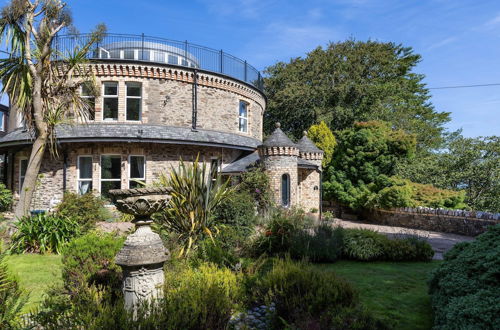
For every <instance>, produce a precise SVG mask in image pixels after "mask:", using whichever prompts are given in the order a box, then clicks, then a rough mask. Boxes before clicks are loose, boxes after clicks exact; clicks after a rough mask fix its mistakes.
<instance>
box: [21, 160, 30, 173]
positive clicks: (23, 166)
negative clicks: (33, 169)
mask: <svg viewBox="0 0 500 330" xmlns="http://www.w3.org/2000/svg"><path fill="white" fill-rule="evenodd" d="M27 169H28V160H27V159H21V169H20V171H21V176H23V177H24V176H25V175H26V170H27Z"/></svg>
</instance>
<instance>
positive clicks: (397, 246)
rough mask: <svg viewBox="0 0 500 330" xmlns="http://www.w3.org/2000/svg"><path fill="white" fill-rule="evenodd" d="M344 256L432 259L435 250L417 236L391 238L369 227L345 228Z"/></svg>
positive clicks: (402, 259) (393, 259)
mask: <svg viewBox="0 0 500 330" xmlns="http://www.w3.org/2000/svg"><path fill="white" fill-rule="evenodd" d="M343 252H344V256H345V257H346V258H348V259H353V260H360V261H375V260H389V261H430V260H432V257H433V256H434V251H433V250H432V247H431V246H430V244H429V243H427V242H426V241H423V240H421V239H419V238H416V237H407V238H395V239H389V238H387V237H386V236H385V235H383V234H379V233H377V232H375V231H372V230H368V229H345V230H344V250H343Z"/></svg>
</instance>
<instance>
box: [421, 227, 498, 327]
mask: <svg viewBox="0 0 500 330" xmlns="http://www.w3.org/2000/svg"><path fill="white" fill-rule="evenodd" d="M444 258H445V259H444V262H443V263H442V264H441V265H440V266H439V268H438V269H436V270H435V271H434V272H433V273H432V275H431V279H430V281H429V292H430V294H431V302H432V307H433V309H434V326H435V328H436V329H443V330H444V329H450V330H451V329H498V326H499V325H500V224H498V225H496V226H493V227H490V229H489V230H488V231H487V232H486V233H484V234H482V235H479V236H478V237H477V238H476V239H475V240H474V241H472V242H464V243H459V244H457V245H455V246H454V247H453V249H451V250H450V251H449V252H448V253H447V254H445V257H444Z"/></svg>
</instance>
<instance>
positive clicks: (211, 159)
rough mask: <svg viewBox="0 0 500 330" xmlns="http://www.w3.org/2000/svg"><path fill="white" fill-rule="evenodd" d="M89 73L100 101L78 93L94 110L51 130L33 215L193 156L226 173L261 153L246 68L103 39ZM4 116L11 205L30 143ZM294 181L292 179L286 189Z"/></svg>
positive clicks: (255, 93)
mask: <svg viewBox="0 0 500 330" xmlns="http://www.w3.org/2000/svg"><path fill="white" fill-rule="evenodd" d="M64 38H65V37H59V38H58V39H57V40H56V47H59V48H60V49H63V48H64V47H72V44H71V40H73V39H71V38H69V37H68V38H67V39H64ZM88 65H89V66H90V68H91V69H92V71H93V72H94V74H95V76H96V81H97V84H98V86H99V88H100V89H101V92H100V95H99V96H98V97H92V96H91V94H90V93H88V91H87V90H86V88H85V86H83V87H82V90H81V93H82V96H83V97H86V98H88V99H89V100H88V101H89V102H90V103H91V104H93V105H94V106H93V108H94V111H93V112H92V113H90V115H89V118H86V120H82V121H81V123H79V124H75V125H71V126H70V125H61V126H59V127H57V129H56V135H57V141H58V146H59V148H58V150H59V156H58V157H57V158H53V157H52V156H51V155H49V154H48V152H47V154H46V155H45V156H44V157H45V160H44V161H43V163H42V167H41V170H40V175H39V182H38V184H37V188H36V191H35V193H34V198H33V202H32V208H33V209H48V208H50V207H52V206H53V205H54V204H55V203H57V202H58V201H59V200H60V199H61V198H62V195H63V193H64V191H72V192H77V193H81V194H83V193H86V192H90V191H94V192H95V193H99V194H101V195H103V196H107V192H108V191H109V190H110V189H117V188H121V189H126V188H130V187H136V186H137V185H138V184H139V182H145V183H147V184H149V183H152V182H154V181H155V180H156V179H157V178H158V176H159V175H160V174H161V173H167V172H168V171H169V170H170V168H171V167H172V166H174V167H175V166H176V165H177V164H178V162H179V159H183V160H185V161H192V160H194V159H195V158H196V156H197V155H199V156H200V160H201V161H203V162H205V163H207V165H208V166H210V167H211V168H213V167H216V169H217V170H218V171H222V172H225V169H226V168H227V167H229V168H231V167H230V165H232V164H234V163H235V162H237V161H240V163H241V160H242V159H247V158H248V157H249V156H250V157H255V156H252V155H254V152H255V151H256V150H257V147H258V146H259V145H261V144H262V122H263V114H264V111H265V108H266V99H265V96H264V94H263V92H262V77H261V76H260V73H259V72H258V71H257V70H255V69H254V68H253V67H252V66H250V65H249V64H247V62H246V61H242V60H239V59H237V58H235V57H233V56H231V55H228V54H226V53H224V52H222V51H216V50H212V49H209V48H206V47H202V46H197V45H193V44H188V43H187V42H174V41H171V40H167V39H159V38H148V37H144V36H127V37H123V36H113V35H107V36H106V37H105V38H104V40H103V41H102V42H101V44H100V45H98V44H96V45H95V47H94V48H93V50H92V52H91V55H90V63H89V64H88ZM8 115H9V116H8V118H9V119H8V125H4V127H7V129H6V132H5V134H4V135H3V136H2V137H1V138H0V153H1V154H2V155H3V159H4V162H3V168H2V178H3V181H4V182H5V184H6V186H7V187H8V188H9V189H11V190H12V191H13V192H14V195H15V196H18V195H19V191H20V189H21V186H22V183H23V179H24V173H25V171H26V167H27V160H28V157H29V153H30V148H31V144H32V137H31V136H30V134H29V132H28V131H26V130H25V129H24V128H23V124H22V122H21V120H19V118H20V116H19V115H18V114H17V113H16V109H15V108H14V107H13V108H11V109H10V113H9V114H8ZM3 117H4V118H7V116H3ZM283 135H284V134H283ZM290 142H291V141H290ZM266 157H267V156H266ZM269 157H271V156H269ZM269 157H268V158H269ZM293 157H295V158H297V157H299V151H298V150H297V151H294V156H293ZM266 159H267V158H266ZM270 159H271V158H269V161H267V160H266V161H265V164H267V163H269V166H271V163H272V161H270ZM245 161H247V160H245ZM233 167H234V166H233ZM317 169H318V168H317V167H316V170H317ZM319 170H321V169H320V168H319ZM297 173H298V172H297V171H295V173H294V174H292V173H290V174H291V175H292V176H291V178H290V182H289V183H290V184H291V186H292V187H295V186H296V185H298V179H297V175H298V174H297ZM226 174H231V175H235V174H238V172H235V171H232V172H231V171H230V172H227V173H226ZM317 184H318V185H319V182H318V183H317ZM295 188H297V187H295ZM295 188H291V190H290V191H291V192H293V191H294V189H295ZM290 204H294V203H290ZM315 205H318V206H316V207H317V208H319V200H317V201H316V203H315ZM287 206H288V205H287Z"/></svg>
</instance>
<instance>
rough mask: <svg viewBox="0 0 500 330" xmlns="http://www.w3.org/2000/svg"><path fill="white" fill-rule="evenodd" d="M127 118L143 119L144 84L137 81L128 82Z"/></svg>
mask: <svg viewBox="0 0 500 330" xmlns="http://www.w3.org/2000/svg"><path fill="white" fill-rule="evenodd" d="M126 85H127V100H126V108H127V115H126V117H127V120H135V121H138V120H141V118H142V113H141V112H142V85H141V83H137V82H127V83H126Z"/></svg>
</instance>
